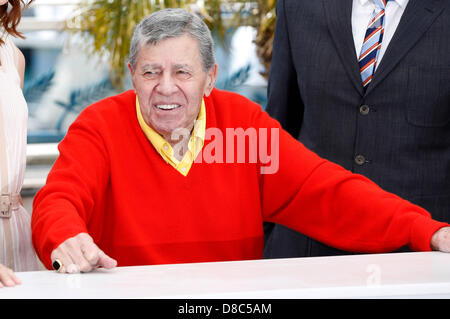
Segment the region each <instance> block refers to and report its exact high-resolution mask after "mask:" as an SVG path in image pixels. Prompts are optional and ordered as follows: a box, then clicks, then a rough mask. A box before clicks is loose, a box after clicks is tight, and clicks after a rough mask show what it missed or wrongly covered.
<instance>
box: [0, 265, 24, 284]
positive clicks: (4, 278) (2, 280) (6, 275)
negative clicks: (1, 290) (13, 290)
mask: <svg viewBox="0 0 450 319" xmlns="http://www.w3.org/2000/svg"><path fill="white" fill-rule="evenodd" d="M20 283H21V280H20V279H19V278H18V277H17V276H16V275H15V274H14V271H12V270H11V269H9V268H8V267H5V266H3V265H0V284H1V286H0V287H4V286H6V287H12V286H15V285H16V284H20Z"/></svg>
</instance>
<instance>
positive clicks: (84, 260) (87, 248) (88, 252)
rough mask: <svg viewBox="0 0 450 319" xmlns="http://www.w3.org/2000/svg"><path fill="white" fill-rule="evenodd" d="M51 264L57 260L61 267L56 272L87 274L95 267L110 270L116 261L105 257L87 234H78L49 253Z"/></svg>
mask: <svg viewBox="0 0 450 319" xmlns="http://www.w3.org/2000/svg"><path fill="white" fill-rule="evenodd" d="M50 257H51V259H52V263H54V262H55V260H58V261H59V262H60V264H61V267H60V268H59V269H58V272H62V273H78V272H80V271H81V272H89V271H91V270H93V269H95V268H97V267H103V268H106V269H111V268H114V267H116V266H117V261H116V260H115V259H113V258H111V257H109V256H107V255H106V254H105V253H104V252H103V251H102V250H101V249H100V248H99V247H98V246H97V245H96V244H95V243H94V240H93V239H92V237H91V236H89V235H88V234H87V233H80V234H78V235H76V236H74V237H72V238H69V239H67V240H66V241H65V242H63V243H62V244H61V245H59V246H58V247H57V248H56V249H55V250H53V251H52V253H51V256H50Z"/></svg>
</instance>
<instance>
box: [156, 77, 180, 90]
mask: <svg viewBox="0 0 450 319" xmlns="http://www.w3.org/2000/svg"><path fill="white" fill-rule="evenodd" d="M156 89H157V92H158V93H160V94H162V95H171V94H173V93H175V92H177V91H178V86H177V83H176V80H175V79H174V78H173V76H172V75H171V74H167V73H165V74H163V75H162V76H161V77H160V81H159V83H158V85H157V87H156Z"/></svg>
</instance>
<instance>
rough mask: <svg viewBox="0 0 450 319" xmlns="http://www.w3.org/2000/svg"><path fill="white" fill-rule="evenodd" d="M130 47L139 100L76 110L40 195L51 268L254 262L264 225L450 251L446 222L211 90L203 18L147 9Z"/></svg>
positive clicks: (374, 248) (376, 246)
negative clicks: (74, 118)
mask: <svg viewBox="0 0 450 319" xmlns="http://www.w3.org/2000/svg"><path fill="white" fill-rule="evenodd" d="M130 51H131V52H130V63H129V69H130V72H131V75H132V81H133V86H134V88H135V91H132V90H130V91H127V92H125V93H122V94H120V95H117V96H113V97H110V98H107V99H104V100H102V101H100V102H98V103H95V104H93V105H91V106H89V107H87V108H86V109H85V110H84V111H83V112H82V113H81V114H80V115H79V117H78V118H77V120H76V121H75V122H74V123H73V124H72V126H71V127H70V128H69V131H68V133H67V136H66V137H65V138H64V140H63V141H62V142H61V143H60V145H59V151H60V156H59V158H58V159H57V161H56V162H55V164H54V167H53V168H52V170H51V172H50V173H49V176H48V179H47V184H46V185H45V186H44V187H43V188H42V189H41V190H40V191H39V193H38V194H37V195H36V197H35V200H34V207H33V216H32V230H33V243H34V245H35V248H36V250H37V252H38V255H39V256H40V258H41V260H42V261H43V263H44V264H45V265H46V267H48V268H49V269H50V268H51V267H52V265H53V267H54V268H55V269H57V270H58V271H60V272H69V273H70V272H78V271H82V272H87V271H90V270H92V269H94V268H95V267H105V268H111V267H115V266H116V265H119V266H127V265H148V264H162V263H183V262H206V261H225V260H242V259H257V258H261V257H262V252H263V221H271V222H277V223H280V224H284V225H287V226H289V227H291V228H293V229H297V230H298V231H301V232H304V233H307V234H309V235H310V236H312V237H315V238H318V239H320V240H322V241H324V242H327V243H328V244H330V245H333V246H336V247H339V248H345V249H348V250H352V251H361V252H385V251H391V250H394V249H396V248H398V247H401V246H403V245H406V244H409V245H410V246H411V247H412V248H413V249H415V250H430V249H436V250H442V251H449V250H450V239H449V235H448V234H449V227H446V226H448V225H447V224H445V223H440V222H437V221H434V220H432V219H431V218H430V215H429V213H428V212H426V211H425V210H423V209H422V208H420V207H418V206H415V205H413V204H411V203H409V202H407V201H405V200H402V199H401V198H399V197H398V196H395V195H393V194H390V193H387V192H384V191H383V190H381V189H380V188H379V187H378V186H377V185H376V184H374V183H373V182H371V181H369V180H368V179H366V178H365V177H362V176H359V175H354V174H351V173H350V172H349V171H346V170H344V169H343V168H341V167H340V166H338V165H336V164H333V163H331V162H328V161H326V160H324V159H322V158H320V157H318V156H317V155H316V154H314V153H313V152H311V151H309V150H307V149H306V148H305V147H304V146H303V145H302V144H301V143H300V142H298V141H296V140H295V139H294V138H292V137H291V136H290V135H289V134H288V133H287V132H285V131H283V130H282V129H281V128H280V125H279V123H278V122H276V121H275V120H273V119H272V118H270V117H269V116H268V115H267V113H265V112H263V111H262V110H261V108H260V107H259V106H258V105H256V104H254V103H252V102H251V101H249V100H247V99H246V98H244V97H242V96H239V95H237V94H233V93H229V92H223V91H220V90H217V89H214V82H215V79H216V76H217V65H216V64H215V61H214V55H213V41H212V38H211V35H210V32H209V30H208V28H207V27H206V25H205V24H204V23H203V22H202V21H201V19H200V18H199V17H197V16H196V15H194V14H190V13H188V12H187V11H185V10H181V9H167V10H162V11H158V12H156V13H153V14H151V15H150V16H148V17H147V18H145V19H144V20H143V21H142V22H141V23H140V24H139V25H138V26H137V27H136V30H135V32H134V36H133V39H132V43H131V50H130ZM230 132H231V133H232V134H231V133H230ZM186 133H187V134H186ZM224 138H225V140H224ZM235 142H236V143H235ZM244 142H245V143H244ZM247 142H248V143H247ZM268 150H270V156H269V152H268ZM274 163H275V164H274ZM272 164H274V165H272Z"/></svg>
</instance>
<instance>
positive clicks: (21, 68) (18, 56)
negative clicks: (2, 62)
mask: <svg viewBox="0 0 450 319" xmlns="http://www.w3.org/2000/svg"><path fill="white" fill-rule="evenodd" d="M13 48H14V61H15V63H16V68H17V71H18V73H19V76H20V82H21V87H23V80H24V75H25V56H24V55H23V53H22V51H20V49H19V48H18V47H17V46H16V45H15V44H14V43H13Z"/></svg>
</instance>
